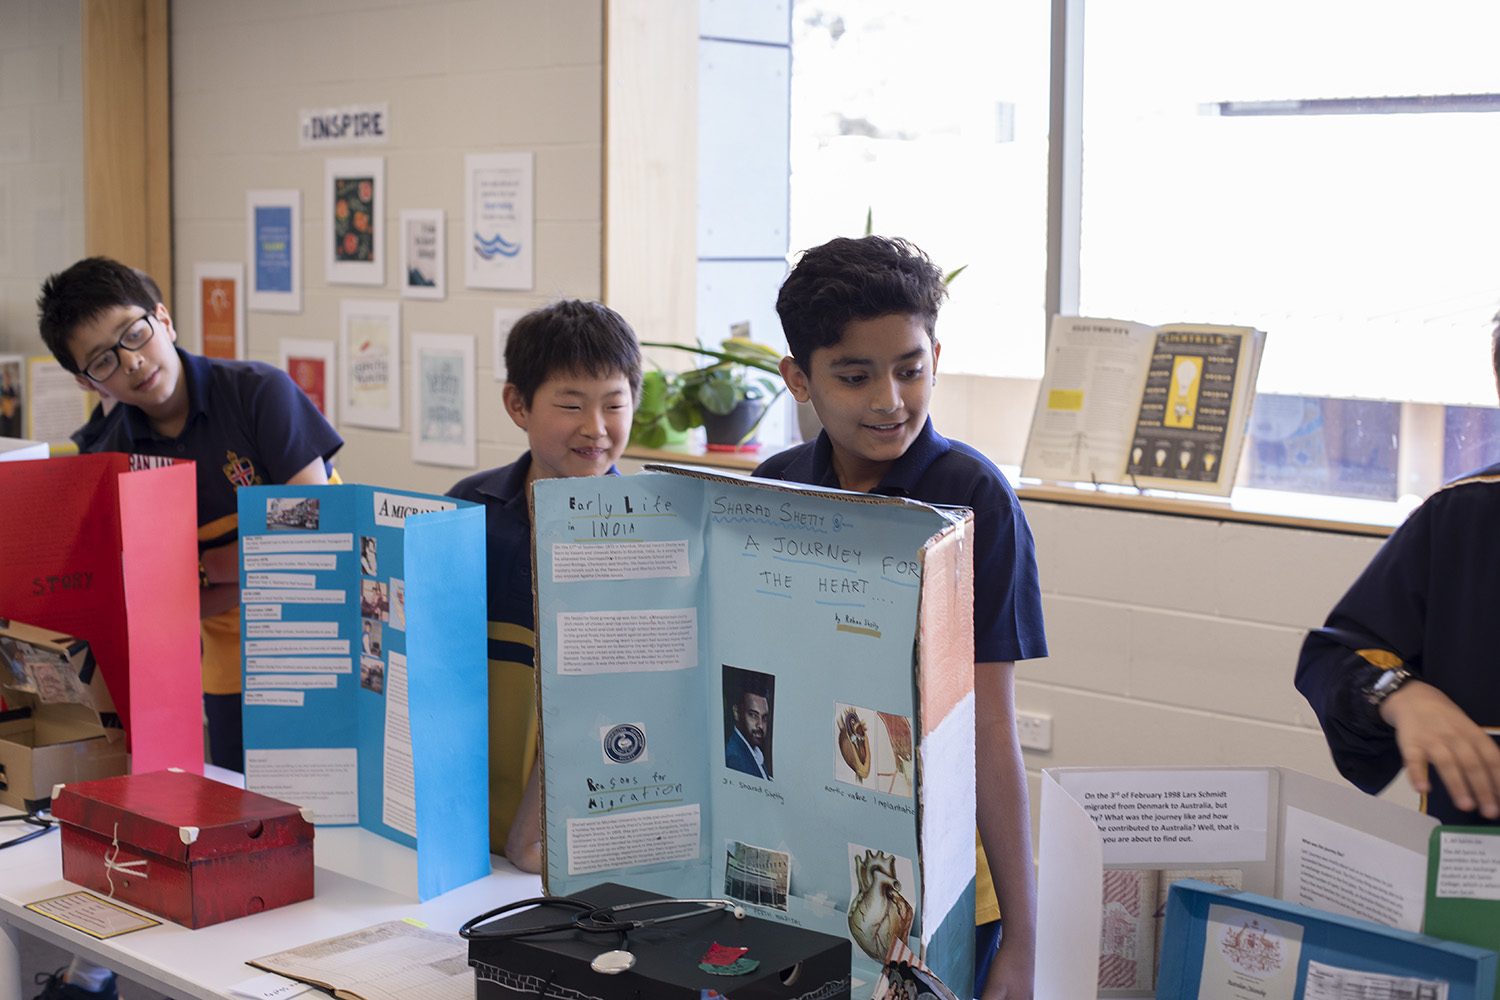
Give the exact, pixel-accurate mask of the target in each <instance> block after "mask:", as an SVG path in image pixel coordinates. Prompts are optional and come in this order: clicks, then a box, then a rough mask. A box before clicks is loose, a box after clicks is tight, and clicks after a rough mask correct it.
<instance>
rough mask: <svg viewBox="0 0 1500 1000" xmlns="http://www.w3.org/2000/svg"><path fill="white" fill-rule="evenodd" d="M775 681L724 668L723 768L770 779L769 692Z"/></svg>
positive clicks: (765, 676) (760, 675) (766, 675)
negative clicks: (726, 704)
mask: <svg viewBox="0 0 1500 1000" xmlns="http://www.w3.org/2000/svg"><path fill="white" fill-rule="evenodd" d="M773 681H774V678H773V677H772V676H771V675H770V674H758V673H754V672H752V671H749V670H739V669H736V668H735V667H731V666H727V665H726V666H725V667H724V698H725V701H726V702H727V703H728V705H729V715H728V719H727V720H726V721H727V722H728V725H726V726H725V730H726V732H725V734H724V766H725V767H728V768H731V769H733V770H735V771H742V772H744V773H745V774H748V775H751V776H752V777H756V778H761V779H764V780H766V781H770V780H771V754H770V751H771V691H772V685H773Z"/></svg>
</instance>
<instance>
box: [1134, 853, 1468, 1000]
mask: <svg viewBox="0 0 1500 1000" xmlns="http://www.w3.org/2000/svg"><path fill="white" fill-rule="evenodd" d="M1164 937H1165V941H1166V944H1165V947H1164V948H1163V950H1162V956H1161V974H1160V976H1159V977H1158V979H1157V986H1156V997H1157V1000H1188V998H1193V997H1208V996H1213V997H1221V996H1222V997H1229V996H1277V997H1281V996H1285V997H1290V996H1293V995H1295V996H1308V997H1312V996H1318V997H1324V996H1327V997H1350V996H1361V997H1436V996H1445V997H1447V998H1448V1000H1489V998H1490V996H1491V994H1492V993H1493V991H1494V988H1495V963H1496V955H1495V953H1494V952H1493V951H1488V950H1486V949H1484V948H1476V947H1474V946H1473V945H1467V944H1457V943H1455V942H1452V941H1442V940H1439V939H1438V938H1434V937H1427V936H1426V935H1423V934H1416V933H1413V932H1411V931H1402V930H1396V929H1395V928H1391V927H1384V926H1381V925H1380V924H1375V923H1371V922H1370V921H1368V920H1358V919H1355V918H1353V917H1344V916H1339V915H1337V914H1333V913H1327V912H1324V911H1321V910H1315V909H1311V908H1309V907H1306V906H1299V905H1297V904H1296V903H1286V902H1282V901H1281V900H1278V899H1270V898H1268V897H1266V896H1260V895H1256V894H1255V893H1250V892H1237V891H1235V890H1233V889H1226V888H1224V887H1223V886H1216V885H1209V884H1207V883H1203V882H1196V881H1186V882H1179V883H1177V884H1176V885H1174V886H1172V888H1171V891H1170V892H1169V893H1168V897H1167V913H1166V933H1165V935H1164ZM1439 983H1441V984H1443V987H1439V986H1438V985H1437V984H1439ZM1294 991H1295V992H1294Z"/></svg>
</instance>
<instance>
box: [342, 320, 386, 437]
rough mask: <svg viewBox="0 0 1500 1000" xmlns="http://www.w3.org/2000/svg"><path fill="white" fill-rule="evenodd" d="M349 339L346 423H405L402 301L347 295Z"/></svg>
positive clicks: (380, 425) (346, 346)
mask: <svg viewBox="0 0 1500 1000" xmlns="http://www.w3.org/2000/svg"><path fill="white" fill-rule="evenodd" d="M339 327H340V329H341V331H342V334H343V336H342V340H343V343H344V351H343V358H344V360H343V378H342V382H343V387H342V389H341V390H340V393H339V395H340V396H341V397H342V400H343V407H344V423H346V424H350V425H353V426H355V427H376V428H380V429H382V430H391V431H397V430H400V429H401V303H399V302H394V301H391V300H386V299H344V300H343V301H342V302H340V303H339Z"/></svg>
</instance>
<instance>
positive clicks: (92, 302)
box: [37, 257, 343, 771]
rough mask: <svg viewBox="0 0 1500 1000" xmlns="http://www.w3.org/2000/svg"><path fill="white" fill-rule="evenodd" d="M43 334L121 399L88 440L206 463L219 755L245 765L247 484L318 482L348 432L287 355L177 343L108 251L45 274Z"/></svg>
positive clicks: (209, 690) (209, 623)
mask: <svg viewBox="0 0 1500 1000" xmlns="http://www.w3.org/2000/svg"><path fill="white" fill-rule="evenodd" d="M37 307H38V309H39V310H40V312H41V317H40V324H41V334H42V340H43V341H44V342H45V343H46V344H47V347H48V348H50V349H51V351H52V353H53V355H54V356H55V357H56V358H57V360H58V362H59V363H60V364H61V365H62V366H63V367H64V368H66V369H67V370H68V371H70V372H72V373H73V374H74V375H75V377H76V378H77V379H78V382H79V384H80V385H82V386H84V387H90V388H91V387H98V388H99V389H101V390H102V391H103V392H105V393H108V395H109V396H111V397H113V398H114V399H115V400H116V401H117V402H118V404H119V405H117V406H115V408H114V409H113V410H111V411H110V413H109V415H108V416H107V417H106V418H105V420H104V424H103V426H102V427H101V428H100V429H99V433H98V437H97V438H96V439H95V440H93V441H92V442H90V443H89V444H88V445H87V446H86V447H85V448H84V450H85V451H89V452H100V451H118V452H125V453H127V454H129V455H131V456H132V460H133V462H134V463H135V464H137V465H138V466H140V467H149V466H150V465H151V464H152V459H153V458H159V459H191V460H192V461H193V462H195V463H196V465H197V480H198V489H197V493H198V553H199V576H200V580H201V582H202V585H203V589H202V590H201V592H200V595H199V615H200V617H201V619H202V632H203V691H204V698H203V700H204V709H205V711H206V714H207V717H208V741H209V758H210V761H211V762H212V763H214V764H217V765H218V766H220V767H226V768H229V769H230V770H234V771H243V770H244V741H243V736H242V729H241V722H240V701H241V694H240V617H239V615H240V612H239V604H240V593H239V558H238V542H239V536H238V530H237V529H238V515H237V508H236V503H235V491H236V490H237V489H239V487H241V486H258V485H280V484H287V485H300V484H306V485H321V484H323V483H326V482H328V465H327V462H328V459H329V458H331V457H332V456H333V454H334V452H336V451H338V449H339V448H340V447H341V446H342V445H343V440H342V439H341V438H340V437H339V435H338V432H337V431H335V430H334V429H333V427H332V426H331V425H330V424H329V423H328V421H327V420H325V419H324V418H323V415H322V414H321V413H319V412H318V410H317V408H316V407H315V406H313V404H312V401H311V400H309V399H308V398H307V396H306V395H304V394H303V392H302V390H301V389H299V388H297V385H296V383H294V382H293V381H292V380H291V378H290V377H288V376H287V374H286V373H285V372H283V371H281V370H280V369H279V368H274V367H272V366H271V365H268V364H264V363H262V362H258V361H222V360H218V359H213V358H204V357H199V356H197V355H194V354H189V353H188V352H186V351H184V350H182V349H180V348H178V347H177V346H176V340H177V330H176V329H175V328H174V327H173V325H172V317H171V316H170V315H169V314H168V313H167V308H166V306H164V305H163V304H161V302H159V301H158V300H157V298H156V297H155V296H153V295H152V294H151V293H150V292H149V291H148V290H147V289H146V287H145V285H144V284H143V283H142V281H141V279H140V277H139V275H138V273H137V272H136V271H134V270H133V269H131V268H129V267H126V266H125V265H124V264H121V263H119V262H118V261H114V260H110V259H108V258H106V257H90V258H88V259H86V260H81V261H79V262H78V263H76V264H74V265H73V266H72V267H70V268H68V269H67V270H66V271H63V272H61V273H60V274H54V275H53V276H52V277H50V278H48V279H47V280H46V281H45V282H44V283H43V284H42V294H41V296H40V297H39V298H38V299H37Z"/></svg>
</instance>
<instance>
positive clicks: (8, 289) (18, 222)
mask: <svg viewBox="0 0 1500 1000" xmlns="http://www.w3.org/2000/svg"><path fill="white" fill-rule="evenodd" d="M82 51H83V19H82V11H81V9H80V7H79V4H77V3H68V2H61V3H59V2H57V0H0V351H15V352H20V353H24V354H46V353H47V351H46V349H45V348H43V347H42V339H41V337H39V336H37V332H36V297H37V293H38V292H39V291H40V289H41V284H42V279H43V278H45V277H46V276H47V275H49V274H52V273H53V272H55V271H58V270H60V269H61V268H64V267H67V266H68V265H69V264H71V263H72V262H73V261H75V260H77V259H78V258H79V257H81V256H83V67H82Z"/></svg>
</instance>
